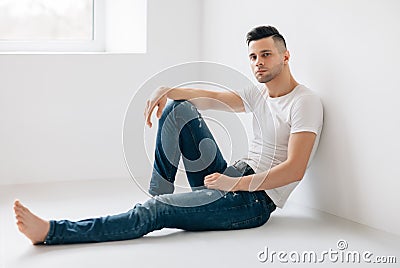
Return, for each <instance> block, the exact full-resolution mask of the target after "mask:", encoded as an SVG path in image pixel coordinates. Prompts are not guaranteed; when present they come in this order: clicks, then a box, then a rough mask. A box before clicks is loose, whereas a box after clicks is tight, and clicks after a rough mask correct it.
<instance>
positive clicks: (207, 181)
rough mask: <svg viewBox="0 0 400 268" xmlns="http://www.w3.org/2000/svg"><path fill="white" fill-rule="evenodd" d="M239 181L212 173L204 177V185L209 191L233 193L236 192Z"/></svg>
mask: <svg viewBox="0 0 400 268" xmlns="http://www.w3.org/2000/svg"><path fill="white" fill-rule="evenodd" d="M239 179H240V178H234V177H229V176H226V175H224V174H220V173H213V174H210V175H207V176H205V178H204V185H205V186H206V187H207V188H209V189H216V190H222V191H227V192H234V191H237V189H236V185H237V184H238V183H239Z"/></svg>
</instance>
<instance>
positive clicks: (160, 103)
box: [144, 87, 170, 127]
mask: <svg viewBox="0 0 400 268" xmlns="http://www.w3.org/2000/svg"><path fill="white" fill-rule="evenodd" d="M169 90H170V88H168V87H160V88H158V89H157V90H156V91H155V92H154V93H153V94H152V95H151V97H150V99H148V100H147V101H146V108H145V109H144V118H145V120H146V125H148V126H149V127H152V126H153V123H152V122H151V114H152V113H153V110H154V108H155V107H156V106H157V113H156V116H157V118H158V119H159V118H160V117H161V115H162V111H163V110H164V107H165V104H166V103H167V95H166V94H167V92H168V91H169Z"/></svg>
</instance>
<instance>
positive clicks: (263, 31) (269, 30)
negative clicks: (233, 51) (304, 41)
mask: <svg viewBox="0 0 400 268" xmlns="http://www.w3.org/2000/svg"><path fill="white" fill-rule="evenodd" d="M270 36H272V38H273V39H274V41H275V42H281V43H282V44H283V46H284V47H285V49H286V41H285V38H283V36H282V35H281V34H280V33H279V31H278V30H277V29H276V28H275V27H274V26H258V27H255V28H253V29H251V31H250V32H248V33H247V35H246V42H247V46H248V45H249V44H250V42H251V41H255V40H259V39H262V38H266V37H270Z"/></svg>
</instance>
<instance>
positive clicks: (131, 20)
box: [0, 0, 147, 53]
mask: <svg viewBox="0 0 400 268" xmlns="http://www.w3.org/2000/svg"><path fill="white" fill-rule="evenodd" d="M146 15H147V0H0V53H1V52H2V53H30V52H34V53H36V52H40V53H41V52H45V53H47V52H118V53H126V52H127V53H132V52H134V53H138V52H139V53H143V52H145V51H146V21H147V16H146Z"/></svg>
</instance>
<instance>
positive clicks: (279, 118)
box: [238, 85, 323, 208]
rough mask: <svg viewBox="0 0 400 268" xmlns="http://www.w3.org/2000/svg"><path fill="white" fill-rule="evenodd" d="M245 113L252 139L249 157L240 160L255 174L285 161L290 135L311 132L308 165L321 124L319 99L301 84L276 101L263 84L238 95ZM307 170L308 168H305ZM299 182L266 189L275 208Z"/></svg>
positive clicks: (321, 116) (282, 202)
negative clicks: (250, 122)
mask: <svg viewBox="0 0 400 268" xmlns="http://www.w3.org/2000/svg"><path fill="white" fill-rule="evenodd" d="M238 94H239V95H240V97H241V98H242V100H243V103H244V106H245V111H246V112H247V113H250V112H251V113H253V134H254V139H253V140H252V141H251V143H250V148H249V152H248V155H247V156H246V157H244V158H242V160H243V161H245V162H246V163H247V164H248V165H249V166H251V167H252V168H253V170H254V172H256V173H260V172H264V171H267V170H269V169H271V168H272V167H274V166H276V165H278V164H280V163H282V162H284V161H285V160H286V159H287V152H288V142H289V136H290V134H291V133H296V132H304V131H308V132H313V133H315V134H316V135H317V137H316V139H315V143H314V147H313V150H312V153H311V156H310V160H309V162H308V165H309V164H310V162H311V160H312V158H313V156H314V154H315V151H316V149H317V147H318V142H319V138H320V135H321V130H322V123H323V108H322V103H321V100H320V98H319V97H318V96H317V95H316V94H315V93H313V92H312V91H311V90H309V89H308V88H307V87H305V86H304V85H298V86H296V87H295V88H294V89H293V90H292V91H291V92H290V93H288V94H286V95H284V96H281V97H276V98H271V97H269V95H268V90H267V88H266V87H265V86H264V85H260V86H257V87H256V86H253V87H249V88H246V89H244V90H242V91H240V92H238ZM307 167H308V166H307ZM298 183H299V182H298V181H297V182H293V183H290V184H288V185H285V186H281V187H278V188H275V189H271V190H266V192H267V194H268V196H269V197H270V198H271V199H272V200H273V201H274V203H275V205H276V206H278V207H280V208H282V207H283V205H284V204H285V202H286V200H287V199H288V198H289V195H290V193H291V192H292V191H293V189H294V188H295V187H296V186H297V184H298Z"/></svg>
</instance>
